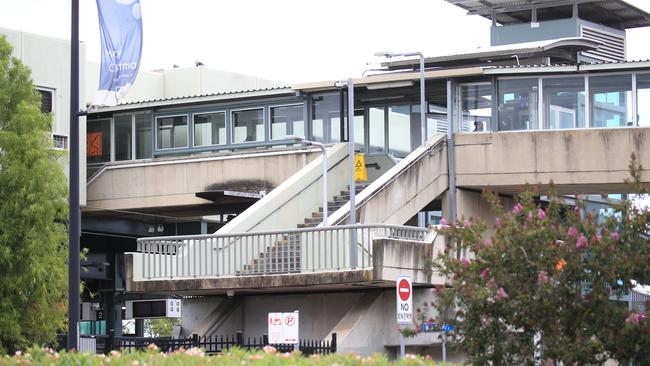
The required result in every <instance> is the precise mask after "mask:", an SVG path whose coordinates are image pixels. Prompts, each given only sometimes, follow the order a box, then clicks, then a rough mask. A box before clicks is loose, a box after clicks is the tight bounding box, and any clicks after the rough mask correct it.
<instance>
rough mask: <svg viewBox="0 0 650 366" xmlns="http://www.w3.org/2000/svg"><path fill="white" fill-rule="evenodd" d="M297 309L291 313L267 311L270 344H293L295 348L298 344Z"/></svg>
mask: <svg viewBox="0 0 650 366" xmlns="http://www.w3.org/2000/svg"><path fill="white" fill-rule="evenodd" d="M299 320H300V316H299V313H298V311H297V310H296V311H294V312H291V313H269V315H268V318H267V324H268V334H269V343H270V344H293V345H294V348H295V350H296V351H297V350H298V347H299V346H300V345H299V339H300V338H299V326H298V324H299Z"/></svg>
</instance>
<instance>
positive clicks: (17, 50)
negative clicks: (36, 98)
mask: <svg viewBox="0 0 650 366" xmlns="http://www.w3.org/2000/svg"><path fill="white" fill-rule="evenodd" d="M0 35H4V36H5V37H6V38H7V40H8V41H9V43H10V44H11V46H12V47H13V55H14V56H15V57H16V58H18V59H20V60H21V61H22V62H23V63H24V64H25V65H27V66H28V67H29V68H30V70H31V76H32V82H33V84H34V86H35V87H37V88H43V89H48V90H51V91H52V119H53V121H52V133H53V134H57V135H63V136H68V138H69V137H70V41H69V40H63V39H57V38H51V37H46V36H41V35H37V34H31V33H26V32H22V31H16V30H11V29H5V28H0ZM79 60H80V62H79V79H80V80H79V95H80V98H79V110H84V109H85V108H86V104H85V102H84V98H83V96H84V95H85V86H86V84H85V81H84V80H85V78H84V77H85V60H86V47H85V45H84V44H83V42H82V43H80V45H79ZM68 143H69V141H68ZM79 150H80V155H81V156H80V165H79V169H80V172H79V177H80V192H79V193H80V202H81V204H82V205H83V204H85V202H86V190H85V186H86V184H85V182H86V178H85V177H86V117H85V116H84V117H79ZM64 169H65V171H66V175H67V174H68V162H67V159H66V161H65V162H64Z"/></svg>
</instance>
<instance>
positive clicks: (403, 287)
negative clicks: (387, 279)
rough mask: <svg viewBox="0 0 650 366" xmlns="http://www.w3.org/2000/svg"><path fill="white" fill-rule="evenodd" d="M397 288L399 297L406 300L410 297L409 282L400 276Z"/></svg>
mask: <svg viewBox="0 0 650 366" xmlns="http://www.w3.org/2000/svg"><path fill="white" fill-rule="evenodd" d="M397 289H398V291H399V298H400V299H402V301H407V300H408V299H409V297H411V284H410V283H409V281H408V280H407V279H406V278H402V279H401V280H400V281H399V286H397Z"/></svg>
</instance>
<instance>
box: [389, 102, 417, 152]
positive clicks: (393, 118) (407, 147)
mask: <svg viewBox="0 0 650 366" xmlns="http://www.w3.org/2000/svg"><path fill="white" fill-rule="evenodd" d="M418 121H419V113H418ZM410 151H411V114H410V110H409V106H408V105H402V106H392V107H388V152H389V153H390V154H391V155H393V156H394V157H397V158H403V157H405V156H406V155H408V154H409V152H410Z"/></svg>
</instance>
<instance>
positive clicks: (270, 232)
mask: <svg viewBox="0 0 650 366" xmlns="http://www.w3.org/2000/svg"><path fill="white" fill-rule="evenodd" d="M363 228H370V229H374V228H386V229H395V230H403V231H404V232H406V231H413V232H418V233H422V234H426V233H427V232H428V229H425V228H421V227H415V226H403V225H390V224H358V225H336V226H335V227H333V226H326V227H322V226H318V227H313V228H301V229H283V230H266V231H251V232H247V233H230V234H194V235H174V236H153V237H146V238H139V239H137V242H138V243H141V242H145V241H165V240H174V241H178V240H189V239H193V240H197V239H209V238H230V237H244V236H259V235H275V234H290V233H306V232H313V231H328V230H332V229H363ZM423 237H424V235H422V238H423ZM410 238H412V237H404V238H403V239H410ZM138 251H139V250H138Z"/></svg>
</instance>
